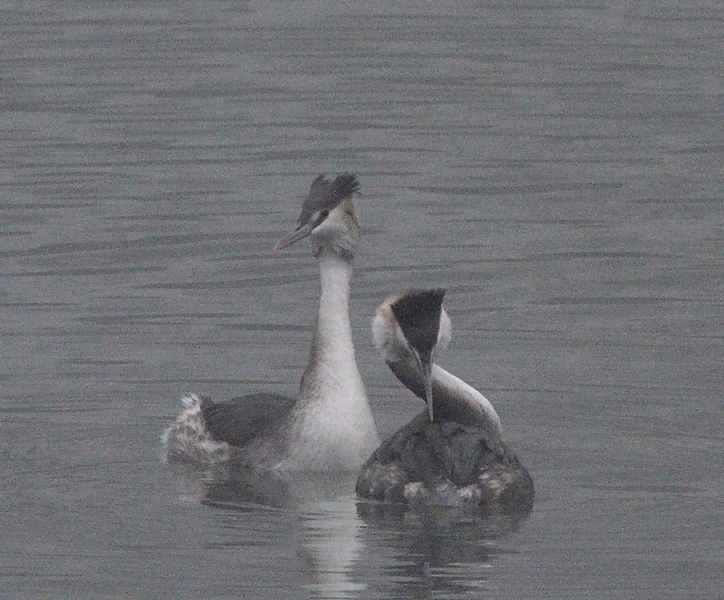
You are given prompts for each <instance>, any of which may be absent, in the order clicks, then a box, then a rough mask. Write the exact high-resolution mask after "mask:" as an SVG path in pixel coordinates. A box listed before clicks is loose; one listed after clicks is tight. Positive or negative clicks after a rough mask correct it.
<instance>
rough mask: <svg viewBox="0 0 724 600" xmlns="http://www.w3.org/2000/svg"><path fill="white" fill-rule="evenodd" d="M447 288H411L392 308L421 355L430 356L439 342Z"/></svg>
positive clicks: (413, 345) (407, 336) (404, 331)
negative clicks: (443, 302) (443, 303)
mask: <svg viewBox="0 0 724 600" xmlns="http://www.w3.org/2000/svg"><path fill="white" fill-rule="evenodd" d="M444 297H445V290H444V289H442V288H438V289H434V290H410V291H408V292H405V293H404V294H403V295H402V296H401V297H400V298H399V299H398V300H396V301H395V302H394V303H393V304H392V306H391V307H390V308H392V313H393V314H394V315H395V319H397V323H398V324H399V325H400V329H402V332H403V333H404V334H405V338H407V341H408V342H409V344H410V346H412V347H413V348H414V349H415V350H416V351H417V352H418V353H419V354H420V355H421V356H426V357H429V356H430V354H431V353H432V350H433V348H434V347H435V345H436V344H437V337H438V333H439V330H440V315H441V314H442V301H443V298H444Z"/></svg>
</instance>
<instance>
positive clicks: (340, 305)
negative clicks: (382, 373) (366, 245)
mask: <svg viewBox="0 0 724 600" xmlns="http://www.w3.org/2000/svg"><path fill="white" fill-rule="evenodd" d="M317 260H318V263H319V270H320V284H321V293H320V299H319V312H318V315H317V326H316V330H315V332H314V341H313V343H312V349H311V351H310V357H309V364H308V365H307V368H306V370H305V372H304V375H303V377H302V381H301V384H300V391H299V399H298V401H297V404H296V405H295V407H294V409H293V414H292V421H293V422H292V423H291V432H290V435H291V436H292V439H290V443H291V444H292V445H293V447H294V457H292V458H291V460H293V461H295V462H296V461H298V462H300V463H304V464H305V465H306V466H307V467H313V468H320V469H324V468H326V469H334V468H339V469H357V468H359V467H360V466H361V465H362V463H363V462H364V461H365V460H366V459H367V458H368V456H369V454H371V453H372V451H374V449H375V448H376V447H377V445H378V444H379V438H378V437H377V430H376V428H375V424H374V419H373V418H372V412H371V411H370V407H369V403H368V401H367V394H366V393H365V388H364V384H363V383H362V377H361V376H360V373H359V370H358V368H357V362H356V360H355V353H354V346H353V344H352V327H351V325H350V322H349V289H350V279H351V277H352V263H351V262H349V261H345V260H343V259H342V258H340V257H338V256H336V255H335V254H334V253H332V252H322V253H321V255H320V256H319V257H318V259H317Z"/></svg>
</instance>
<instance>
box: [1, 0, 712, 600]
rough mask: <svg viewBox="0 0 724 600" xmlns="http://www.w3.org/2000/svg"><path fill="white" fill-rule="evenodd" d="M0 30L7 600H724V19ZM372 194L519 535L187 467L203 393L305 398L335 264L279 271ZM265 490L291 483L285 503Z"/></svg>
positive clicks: (6, 10)
mask: <svg viewBox="0 0 724 600" xmlns="http://www.w3.org/2000/svg"><path fill="white" fill-rule="evenodd" d="M515 4H516V3H512V2H499V3H488V2H472V1H470V2H466V1H462V0H460V1H457V0H453V1H452V2H446V3H440V2H438V3H433V4H431V3H423V2H370V3H344V4H343V3H328V2H315V1H310V2H305V3H291V2H282V1H266V0H263V1H262V0H260V1H258V2H231V1H220V0H219V1H203V0H202V1H195V2H163V1H162V2H155V3H125V2H113V3H111V2H107V3H105V2H97V3H89V2H63V3H46V2H33V1H28V2H23V3H3V4H2V5H0V86H1V87H0V90H1V91H0V94H1V95H0V117H1V120H0V167H1V169H0V177H1V179H0V226H1V229H0V282H1V284H0V342H1V344H2V345H1V348H2V350H1V351H0V357H1V362H0V390H1V393H0V409H1V411H2V420H1V422H0V473H1V474H2V484H1V485H2V488H1V491H0V526H1V527H2V533H1V537H0V549H1V554H0V596H2V597H3V598H18V599H25V598H32V599H37V598H74V599H78V598H215V599H222V598H223V599H225V598H501V599H509V598H520V599H522V598H556V599H568V598H652V599H653V598H655V599H667V598H672V599H673V598H677V599H679V598H687V599H691V598H702V599H703V598H706V599H711V598H716V597H720V598H721V597H724V596H723V595H722V592H721V590H722V588H724V543H723V540H724V525H723V523H724V521H723V520H722V518H721V506H722V500H723V499H724V468H723V464H724V453H723V450H724V444H723V439H724V418H723V416H722V414H723V413H722V396H723V393H722V390H723V389H724V368H722V363H723V362H724V311H723V310H722V309H723V307H724V293H723V287H724V286H723V283H722V282H724V239H723V238H724V234H723V231H724V228H723V225H724V192H723V190H724V173H723V170H724V169H723V167H722V165H724V156H723V155H724V145H723V144H722V140H724V115H723V112H724V104H723V97H724V96H723V91H724V90H723V87H722V86H723V84H722V82H723V81H724V79H723V78H722V73H723V72H724V71H722V64H723V63H722V56H724V9H722V5H721V4H720V3H719V2H717V1H716V0H711V1H708V2H707V1H694V2H689V1H684V0H681V1H679V2H668V1H667V2H658V1H644V2H638V3H629V2H621V1H614V0H611V1H607V0H602V1H599V2H595V3H592V2H587V3H581V2H573V1H572V0H562V1H559V2H547V1H545V0H533V1H532V2H526V3H521V4H520V5H518V6H516V5H515ZM343 170H351V171H354V172H356V173H358V174H359V176H360V179H361V182H362V186H363V194H364V195H363V197H362V198H360V199H359V202H358V206H359V208H360V211H361V213H362V216H363V219H364V225H365V231H364V239H363V243H362V247H361V249H360V253H359V260H358V261H357V271H356V274H355V281H354V287H353V302H352V319H353V326H354V329H355V336H356V344H357V348H358V361H359V363H360V369H361V371H362V374H363V377H364V378H365V381H366V382H367V386H368V392H369V394H370V398H371V402H372V403H373V409H374V412H375V416H376V418H377V420H378V426H379V428H380V431H381V433H382V434H385V435H386V434H389V433H391V432H392V431H394V430H395V429H396V428H397V427H399V426H400V425H401V424H403V423H404V422H406V420H408V419H409V418H410V417H411V416H412V415H414V414H416V412H417V411H418V410H419V409H420V408H421V407H420V406H419V402H418V401H417V400H416V399H414V398H411V397H410V394H406V393H404V392H403V391H402V390H401V389H400V386H399V385H398V384H397V383H396V382H395V381H394V379H393V378H392V376H391V375H390V374H389V373H388V372H387V370H386V367H385V366H384V365H383V364H382V363H381V361H380V360H379V359H378V357H377V356H375V353H374V350H373V348H372V347H371V343H370V342H369V322H370V318H371V316H372V314H373V311H374V309H375V307H376V306H377V305H378V303H379V302H380V301H381V300H382V299H384V298H385V297H386V296H387V295H388V294H389V293H391V292H394V291H397V290H400V289H403V288H406V287H409V286H444V287H447V288H448V290H449V292H448V296H447V309H448V311H449V313H450V314H451V317H452V319H453V326H454V330H455V338H454V340H453V343H452V344H451V347H450V348H449V349H448V351H447V352H446V354H445V355H444V356H443V357H442V358H441V363H442V364H443V365H444V366H445V367H446V368H448V369H450V370H451V371H453V372H454V373H456V374H457V375H459V376H461V377H462V378H464V379H466V380H468V381H469V382H471V383H473V384H474V385H476V387H478V388H480V389H481V390H482V391H484V392H485V393H486V395H487V396H488V397H489V398H490V399H491V400H492V401H493V402H494V404H495V405H496V407H497V409H498V411H499V412H500V414H501V417H502V419H503V423H504V427H505V431H506V435H507V438H508V439H509V440H510V442H511V443H512V445H513V446H514V447H515V448H516V449H517V451H518V452H519V454H520V455H521V456H522V458H523V460H524V462H525V464H526V465H527V467H528V468H529V470H530V471H531V473H532V474H533V477H534V479H535V481H536V486H537V493H538V495H537V501H536V505H535V509H534V511H533V513H532V515H531V516H530V517H529V518H528V519H527V520H525V521H523V522H518V523H510V522H504V521H495V520H493V521H480V520H477V519H472V520H470V519H463V518H458V517H455V516H452V515H434V514H433V515H430V514H414V513H403V514H399V513H397V514H395V513H394V512H393V511H390V512H386V513H384V514H379V513H377V512H375V511H372V510H369V507H365V506H364V505H358V504H357V503H356V501H355V499H354V495H353V493H352V489H353V488H352V484H351V482H350V481H339V480H335V481H321V482H320V481H305V480H300V481H299V482H295V486H294V489H292V490H290V491H288V495H289V497H290V498H293V499H294V501H293V502H291V503H287V504H283V505H280V504H279V503H275V502H274V501H267V500H265V499H264V498H260V499H259V500H258V501H255V502H254V501H246V502H244V501H241V500H240V498H242V497H244V495H243V494H240V493H239V490H235V489H233V486H231V487H229V486H224V485H222V484H220V483H219V482H214V481H212V480H206V481H204V480H200V479H199V478H198V476H194V475H193V474H180V473H176V472H172V471H170V470H169V469H168V468H167V467H166V466H165V465H164V464H163V463H162V462H161V461H160V460H159V454H160V451H159V434H160V432H161V431H162V429H163V428H164V426H165V424H166V423H167V422H168V421H169V420H170V419H171V418H173V416H174V415H175V413H176V412H177V411H178V409H179V407H180V404H179V400H178V399H179V397H180V395H181V394H182V393H184V392H188V391H199V392H204V393H208V394H211V395H213V396H214V397H216V398H228V397H230V396H232V395H238V394H240V393H244V392H247V391H254V390H262V391H279V392H283V393H289V394H293V393H294V390H295V388H296V384H297V381H298V379H299V377H300V375H301V372H302V370H303V367H304V365H305V362H306V359H307V348H308V344H309V341H310V331H311V325H312V322H313V318H314V312H315V304H316V296H317V283H316V271H315V267H314V264H313V261H312V260H311V258H310V256H309V251H308V249H307V248H306V247H299V248H293V249H291V250H289V251H285V252H280V253H271V252H270V248H271V247H272V245H273V244H274V242H275V241H276V240H277V239H278V238H279V237H280V236H281V235H282V234H283V233H285V232H286V231H287V230H289V229H290V228H291V227H292V226H293V224H294V221H295V220H296V217H297V215H298V210H299V203H300V200H301V198H302V196H303V195H304V193H306V191H307V189H308V186H309V183H310V182H311V179H312V178H313V177H314V176H315V175H316V174H317V173H319V172H328V173H337V172H340V171H343ZM272 495H273V490H272Z"/></svg>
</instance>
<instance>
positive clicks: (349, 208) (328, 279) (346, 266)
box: [162, 173, 379, 471]
mask: <svg viewBox="0 0 724 600" xmlns="http://www.w3.org/2000/svg"><path fill="white" fill-rule="evenodd" d="M358 192H359V182H358V180H357V177H356V176H355V175H353V174H350V173H345V174H342V175H339V176H338V177H336V178H335V179H334V180H328V179H326V178H325V177H324V175H319V176H318V177H317V178H316V179H315V180H314V181H313V183H312V185H311V188H310V191H309V195H308V196H307V198H306V199H305V201H304V203H303V205H302V212H301V215H300V217H299V219H298V221H297V226H296V228H295V229H294V231H292V232H291V233H290V234H289V235H287V236H286V237H284V238H283V239H282V240H281V241H279V243H278V244H277V245H276V247H275V249H276V250H278V249H281V248H286V247H287V246H290V245H292V244H294V243H295V242H297V241H299V240H302V239H304V238H306V237H309V238H310V239H311V242H312V251H313V254H314V257H315V258H316V259H317V264H318V266H319V275H320V298H319V309H318V313H317V322H316V328H315V331H314V337H313V341H312V347H311V350H310V356H309V362H308V364H307V367H306V369H305V371H304V375H303V376H302V380H301V382H300V385H299V394H298V396H297V398H296V399H294V398H287V397H284V396H279V395H276V394H252V395H247V396H242V397H240V398H234V399H233V400H230V401H227V402H218V403H215V402H212V401H211V400H210V399H208V398H205V397H201V396H198V395H196V394H192V395H189V396H186V397H184V398H182V402H183V404H184V407H185V408H184V409H183V410H182V412H181V414H180V415H179V416H178V418H177V419H176V421H175V422H174V423H173V424H172V425H170V426H169V427H168V429H167V430H166V431H165V432H164V434H163V436H162V441H163V444H164V446H165V449H166V458H167V459H168V460H169V461H172V462H173V461H186V462H189V461H190V462H197V463H204V464H214V463H225V462H231V463H233V464H234V465H237V464H238V465H240V466H249V467H254V468H261V469H268V470H273V471H300V470H309V471H332V470H343V471H354V470H357V469H359V468H360V466H361V465H362V464H363V463H364V461H365V459H366V458H368V457H369V455H370V453H371V452H372V451H373V450H374V449H375V447H377V445H378V444H379V438H378V437H377V430H376V428H375V423H374V419H373V417H372V412H371V411H370V407H369V403H368V401H367V395H366V393H365V388H364V385H363V383H362V378H361V376H360V373H359V370H358V368H357V363H356V360H355V353H354V346H353V344H352V328H351V325H350V321H349V293H350V279H351V277H352V267H353V259H354V255H355V250H356V248H357V242H358V240H359V236H360V225H359V219H358V214H357V210H356V208H355V206H354V204H353V202H352V197H353V196H354V195H355V194H357V193H358Z"/></svg>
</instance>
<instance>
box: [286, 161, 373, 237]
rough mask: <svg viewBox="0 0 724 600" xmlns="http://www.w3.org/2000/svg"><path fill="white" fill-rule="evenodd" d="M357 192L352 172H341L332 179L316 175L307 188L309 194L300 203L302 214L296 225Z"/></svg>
mask: <svg viewBox="0 0 724 600" xmlns="http://www.w3.org/2000/svg"><path fill="white" fill-rule="evenodd" d="M357 193H359V181H358V180H357V176H356V175H354V174H353V173H342V174H341V175H338V176H337V177H336V178H335V179H334V180H329V179H326V178H325V176H324V174H322V175H318V176H317V178H316V179H315V180H314V181H313V182H312V186H311V187H310V188H309V195H308V196H307V198H306V199H305V200H304V204H302V214H300V215H299V219H298V220H297V227H302V226H304V225H306V224H307V223H309V221H310V220H311V219H312V218H314V215H316V214H319V213H324V212H325V211H330V210H332V209H333V208H334V207H335V206H337V205H338V204H339V203H340V202H342V200H344V199H345V198H349V197H351V196H352V195H354V194H357Z"/></svg>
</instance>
